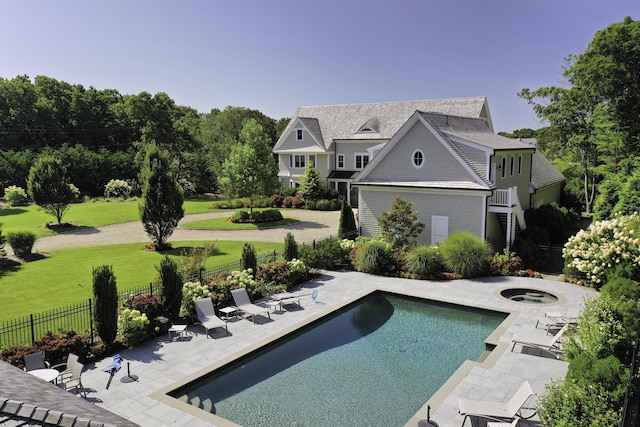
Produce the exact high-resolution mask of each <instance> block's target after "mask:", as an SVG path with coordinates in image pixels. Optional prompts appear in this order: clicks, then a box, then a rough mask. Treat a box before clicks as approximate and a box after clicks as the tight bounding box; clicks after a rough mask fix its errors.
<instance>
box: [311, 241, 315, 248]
mask: <svg viewBox="0 0 640 427" xmlns="http://www.w3.org/2000/svg"><path fill="white" fill-rule="evenodd" d="M311 247H312V248H313V249H314V250H315V248H316V239H313V240H312V241H311Z"/></svg>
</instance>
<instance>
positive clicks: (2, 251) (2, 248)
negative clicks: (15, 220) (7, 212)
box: [0, 224, 7, 257]
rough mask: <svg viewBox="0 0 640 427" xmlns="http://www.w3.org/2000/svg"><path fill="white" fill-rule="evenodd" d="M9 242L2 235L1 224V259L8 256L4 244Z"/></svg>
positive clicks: (0, 225)
mask: <svg viewBox="0 0 640 427" xmlns="http://www.w3.org/2000/svg"><path fill="white" fill-rule="evenodd" d="M6 241H7V238H6V237H4V235H3V234H2V224H0V257H4V256H5V255H6V254H7V251H5V250H4V243H5V242H6Z"/></svg>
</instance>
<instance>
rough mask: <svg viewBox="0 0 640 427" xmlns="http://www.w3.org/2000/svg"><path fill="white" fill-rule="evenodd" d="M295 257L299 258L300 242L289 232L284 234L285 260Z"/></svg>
mask: <svg viewBox="0 0 640 427" xmlns="http://www.w3.org/2000/svg"><path fill="white" fill-rule="evenodd" d="M294 258H298V243H296V239H295V238H294V237H293V234H291V233H287V234H285V236H284V260H285V261H291V260H292V259H294Z"/></svg>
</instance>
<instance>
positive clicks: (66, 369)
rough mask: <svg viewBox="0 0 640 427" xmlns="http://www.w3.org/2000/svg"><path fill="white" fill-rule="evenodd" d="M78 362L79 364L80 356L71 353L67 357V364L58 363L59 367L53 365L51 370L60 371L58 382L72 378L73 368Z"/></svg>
mask: <svg viewBox="0 0 640 427" xmlns="http://www.w3.org/2000/svg"><path fill="white" fill-rule="evenodd" d="M76 362H78V355H76V354H73V353H69V355H68V356H67V361H66V362H65V363H58V364H57V365H53V366H52V367H51V369H55V370H57V371H60V374H59V375H58V381H64V380H65V379H67V378H69V377H70V376H71V373H72V371H73V367H74V366H75V364H76Z"/></svg>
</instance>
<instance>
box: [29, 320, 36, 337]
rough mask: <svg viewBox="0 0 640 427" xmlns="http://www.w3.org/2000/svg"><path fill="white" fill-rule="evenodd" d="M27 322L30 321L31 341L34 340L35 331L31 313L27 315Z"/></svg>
mask: <svg viewBox="0 0 640 427" xmlns="http://www.w3.org/2000/svg"><path fill="white" fill-rule="evenodd" d="M29 322H30V323H31V343H32V344H33V343H34V342H36V331H35V329H34V326H33V313H31V314H30V315H29Z"/></svg>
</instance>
